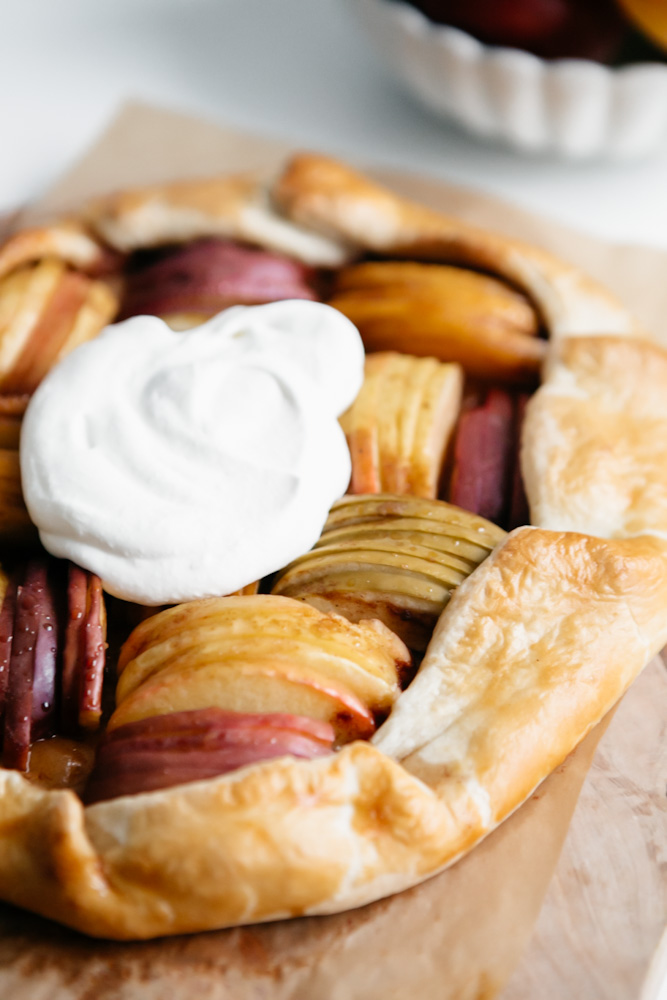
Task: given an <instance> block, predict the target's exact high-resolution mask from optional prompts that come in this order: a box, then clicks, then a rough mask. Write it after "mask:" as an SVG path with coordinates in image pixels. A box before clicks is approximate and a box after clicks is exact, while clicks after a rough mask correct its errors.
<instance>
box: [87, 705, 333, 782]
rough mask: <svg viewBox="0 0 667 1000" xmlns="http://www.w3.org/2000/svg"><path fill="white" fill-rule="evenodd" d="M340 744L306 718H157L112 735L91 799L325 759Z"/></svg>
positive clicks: (103, 748) (215, 712)
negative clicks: (259, 766)
mask: <svg viewBox="0 0 667 1000" xmlns="http://www.w3.org/2000/svg"><path fill="white" fill-rule="evenodd" d="M333 742H334V731H333V729H332V727H331V726H329V725H328V724H327V723H323V722H321V721H319V720H314V719H308V718H305V717H303V716H294V715H288V714H272V715H266V714H247V713H246V714H241V713H232V712H225V711H221V710H220V709H201V710H199V711H192V712H175V713H171V714H169V715H162V716H153V717H150V718H147V719H143V720H141V721H139V722H135V723H129V724H128V725H125V726H120V727H119V728H117V729H115V730H113V731H112V732H110V733H108V734H107V736H106V738H105V740H103V742H102V743H101V745H100V747H99V750H98V754H97V761H96V767H95V771H94V773H93V775H92V778H91V781H90V783H89V785H88V789H87V794H86V798H87V801H89V802H96V801H100V800H102V799H108V798H115V797H116V796H118V795H130V794H136V793H138V792H146V791H152V790H155V789H157V788H165V787H169V786H171V785H174V784H180V783H182V782H184V781H197V780H201V779H203V778H208V777H214V776H215V775H217V774H224V773H226V772H227V771H230V770H235V769H236V768H238V767H243V766H245V765H247V764H253V763H258V762H259V761H262V760H269V759H271V758H274V757H279V756H283V755H286V754H287V755H290V756H296V757H304V758H307V759H310V758H313V757H320V756H322V755H324V754H328V753H331V752H332V750H333Z"/></svg>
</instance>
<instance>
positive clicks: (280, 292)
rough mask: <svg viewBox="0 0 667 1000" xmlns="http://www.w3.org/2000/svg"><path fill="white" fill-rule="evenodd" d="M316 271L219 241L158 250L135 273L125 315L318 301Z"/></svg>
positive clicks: (212, 312)
mask: <svg viewBox="0 0 667 1000" xmlns="http://www.w3.org/2000/svg"><path fill="white" fill-rule="evenodd" d="M314 281H315V272H314V271H313V270H312V269H311V268H309V267H307V266H306V265H304V264H301V263H299V262H298V261H296V260H293V259H292V258H290V257H286V256H284V255H282V254H279V253H272V252H270V251H268V250H262V249H259V248H257V247H250V246H242V245H241V244H239V243H235V242H234V241H231V240H223V239H216V238H209V239H201V240H195V241H193V242H191V243H188V244H186V245H184V246H179V247H176V248H173V247H172V248H169V249H165V250H160V251H156V252H155V253H154V254H153V255H152V257H150V258H149V260H148V263H144V264H141V263H139V264H138V265H137V266H136V267H135V268H134V269H133V270H131V271H130V274H129V276H128V280H127V291H126V295H125V301H124V303H123V316H124V317H127V316H136V315H140V314H141V315H145V314H148V315H155V316H165V315H171V314H183V313H192V312H195V313H202V314H205V315H207V316H213V315H215V314H216V313H218V312H220V311H221V310H222V309H226V308H228V307H229V306H232V305H259V304H261V303H266V302H275V301H277V300H279V299H315V298H316V295H315V292H314V290H313V284H314Z"/></svg>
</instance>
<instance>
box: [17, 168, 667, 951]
mask: <svg viewBox="0 0 667 1000" xmlns="http://www.w3.org/2000/svg"><path fill="white" fill-rule="evenodd" d="M113 319H116V320H121V321H122V322H120V323H119V324H118V325H117V326H113V327H111V328H107V329H104V332H101V331H102V330H103V328H105V327H107V324H108V323H109V322H110V321H112V320H113ZM357 331H358V332H357ZM359 336H360V338H361V339H359ZM362 342H363V347H364V348H365V352H366V355H365V358H364V351H363V350H362ZM74 348H76V350H74ZM665 384H667V354H666V353H665V351H664V350H663V349H662V348H661V347H659V346H658V345H657V344H656V343H654V342H653V341H652V340H651V338H650V336H649V335H648V334H647V333H645V332H644V331H643V330H641V329H640V328H639V326H638V324H637V323H636V322H635V320H634V319H633V318H632V316H630V315H629V314H628V313H627V312H626V310H625V309H624V308H623V307H622V306H621V305H620V304H618V303H617V302H616V301H615V300H614V299H613V298H612V297H611V296H610V295H609V294H608V293H607V292H606V291H604V290H603V289H601V288H600V287H598V286H597V285H595V284H594V283H593V282H591V281H589V280H588V279H587V278H586V277H584V276H583V275H581V274H580V273H579V272H578V271H576V270H575V269H574V268H572V267H569V266H567V265H565V264H563V263H561V262H560V261H558V260H555V259H554V258H552V257H551V256H549V255H548V254H546V253H544V252H542V251H540V250H538V249H536V248H533V247H529V246H524V245H522V244H519V243H516V242H512V241H510V240H507V239H504V238H503V237H500V236H496V235H493V234H490V233H486V232H483V231H481V230H477V229H474V228H472V227H470V226H468V225H466V224H464V223H462V222H460V221H458V220H456V219H452V218H448V217H445V216H443V215H439V214H437V213H435V212H433V211H430V210H428V209H426V208H424V207H421V206H419V205H415V204H411V203H408V202H407V201H404V200H402V199H401V198H399V197H397V196H396V195H394V194H393V193H392V192H391V191H389V190H384V189H382V188H380V187H378V186H376V185H375V184H373V183H372V182H370V181H369V180H367V179H366V178H365V177H363V176H361V175H360V174H357V173H356V172H354V171H352V170H351V169H349V168H348V167H346V166H344V165H342V164H340V163H337V162H334V161H332V160H329V159H325V158H323V157H319V156H315V155H299V156H296V157H294V158H293V159H292V160H291V161H290V162H289V163H288V164H287V165H286V166H285V168H284V169H283V171H282V172H281V173H280V174H279V175H278V176H277V177H276V178H275V179H274V180H273V181H272V182H271V183H270V184H269V185H268V186H267V185H266V184H265V183H263V182H260V181H259V180H257V179H256V178H254V177H252V176H237V177H222V178H215V179H212V180H210V181H192V182H182V183H174V184H170V185H165V186H159V187H154V188H148V189H142V190H136V191H125V192H121V193H119V194H115V195H112V196H110V197H108V198H105V199H102V200H100V201H97V202H96V203H94V204H92V205H89V206H87V207H86V209H85V211H84V212H82V214H81V217H80V218H79V219H77V220H67V221H65V222H62V223H59V224H57V225H53V226H51V227H48V228H45V229H41V230H31V231H24V232H21V233H18V234H16V235H15V236H13V237H12V238H11V239H10V240H9V241H8V243H7V244H6V245H5V247H4V248H2V249H0V435H1V438H0V444H1V445H2V450H0V536H1V537H2V540H3V543H4V544H5V551H6V556H5V558H4V559H3V566H4V567H5V573H4V574H3V595H4V596H3V603H2V610H1V613H0V725H1V727H2V728H0V733H2V734H3V742H2V754H3V756H2V764H3V767H2V768H0V897H1V898H3V899H5V900H7V901H10V902H13V903H15V904H18V905H20V906H23V907H27V908H29V909H31V910H34V911H36V912H38V913H41V914H43V915H45V916H48V917H51V918H53V919H56V920H59V921H61V922H62V923H65V924H67V925H69V926H72V927H75V928H77V929H79V930H81V931H84V932H85V933H88V934H91V935H97V936H102V937H111V938H129V939H131V938H149V937H154V936H160V935H167V934H178V933H183V932H191V931H199V930H205V929H212V928H219V927H225V926H230V925H234V924H245V923H252V922H255V921H266V920H275V919H279V918H284V917H290V916H296V915H304V914H322V913H333V912H337V911H341V910H344V909H347V908H350V907H355V906H360V905H362V904H364V903H367V902H370V901H371V900H375V899H378V898H380V897H383V896H386V895H388V894H391V893H393V892H396V891H399V890H401V889H404V888H406V887H408V886H411V885H414V884H416V883H417V882H419V881H421V880H423V879H425V878H428V877H429V876H431V875H433V874H435V873H436V872H438V871H440V870H441V869H443V868H444V867H446V866H447V865H449V864H451V863H452V862H453V861H455V860H456V859H457V858H459V857H460V856H461V855H462V854H464V853H465V852H466V851H468V850H470V849H471V848H472V847H474V845H475V844H477V843H478V842H479V841H480V839H481V838H483V837H484V836H485V835H486V834H487V833H489V832H490V831H491V830H492V829H493V828H494V827H496V826H497V825H498V824H499V823H500V822H502V820H503V819H504V818H505V817H507V816H508V815H509V814H510V813H511V812H513V810H515V809H516V808H517V807H518V806H519V805H521V803H522V802H523V801H524V800H525V799H526V798H527V797H528V796H529V795H530V794H531V792H532V791H533V790H534V789H535V787H536V786H537V785H538V784H539V783H540V782H541V781H542V780H543V779H544V778H545V777H546V776H547V775H548V774H549V773H550V772H551V771H552V770H553V769H554V768H555V767H556V766H557V765H558V764H559V763H561V762H562V761H563V760H564V758H565V757H566V756H567V755H568V754H569V753H570V752H571V751H572V750H573V749H574V747H576V746H577V744H578V743H579V742H580V741H581V740H582V739H583V737H584V736H585V735H586V733H588V732H589V730H590V729H591V728H592V727H594V726H595V725H596V724H597V723H598V722H599V721H600V719H601V718H602V717H603V716H604V715H605V713H606V712H608V711H609V709H610V708H611V707H612V706H613V705H614V704H615V702H616V701H617V700H618V699H619V698H620V697H621V695H622V694H623V693H624V691H625V690H626V689H627V687H628V685H629V684H630V683H631V682H632V681H633V680H634V678H635V677H636V676H637V674H638V673H639V671H640V670H641V669H642V668H643V667H644V665H645V664H646V663H647V662H648V661H649V660H650V659H651V658H652V657H653V656H654V655H655V654H656V653H657V652H658V651H659V650H660V649H661V648H662V646H663V645H664V644H665V642H666V641H667V454H666V451H665V442H666V441H667V395H666V394H665V390H664V386H665ZM24 412H25V416H23V414H24ZM22 421H23V427H22V430H21V423H22ZM19 433H20V435H21V448H20V459H19V451H18V445H19ZM19 462H20V466H19ZM20 471H21V473H22V477H23V483H22V486H23V490H21V482H20V478H19V476H20ZM26 504H27V506H26ZM37 530H38V531H39V535H40V538H41V544H40V543H38V542H37V540H36V537H37ZM42 546H43V547H42ZM45 550H46V551H45ZM47 552H48V553H49V554H47ZM103 591H106V593H107V595H108V596H107V597H106V600H105V598H104V596H103ZM105 605H106V609H105ZM107 611H108V614H109V630H108V631H109V634H108V642H109V647H108V650H107V637H106V629H107V625H106V614H107ZM118 646H121V648H120V652H119V651H118ZM105 653H106V660H107V662H106V668H105Z"/></svg>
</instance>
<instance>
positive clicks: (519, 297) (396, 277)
mask: <svg viewBox="0 0 667 1000" xmlns="http://www.w3.org/2000/svg"><path fill="white" fill-rule="evenodd" d="M357 290H360V291H367V292H368V293H371V292H372V291H375V293H376V294H377V295H378V296H380V295H383V294H384V293H385V292H386V291H388V290H389V291H400V292H402V293H403V294H406V295H408V294H411V295H418V294H426V295H427V294H433V295H437V296H438V297H440V298H443V299H445V300H446V301H447V303H448V305H449V307H450V308H451V310H452V312H453V313H456V314H459V315H461V314H467V315H468V316H471V317H481V319H482V322H490V323H496V324H499V325H500V324H502V325H504V326H506V327H507V328H509V329H512V330H515V331H516V332H517V333H522V334H524V335H526V336H529V337H530V336H535V335H536V334H537V333H538V331H539V321H538V317H537V313H536V312H535V309H534V308H533V306H532V305H531V303H530V302H529V301H528V299H527V298H526V297H525V295H523V294H522V293H521V292H519V291H516V290H515V289H513V288H511V287H510V286H509V285H507V284H505V282H503V281H499V280H498V279H497V278H491V277H489V276H488V275H484V274H479V273H478V272H477V271H471V270H469V269H467V268H461V267H454V266H452V265H450V264H430V263H419V262H414V261H384V260H383V261H367V262H365V263H363V264H354V265H352V266H350V267H344V268H342V269H341V270H340V271H339V272H338V275H337V279H336V291H337V292H350V291H357Z"/></svg>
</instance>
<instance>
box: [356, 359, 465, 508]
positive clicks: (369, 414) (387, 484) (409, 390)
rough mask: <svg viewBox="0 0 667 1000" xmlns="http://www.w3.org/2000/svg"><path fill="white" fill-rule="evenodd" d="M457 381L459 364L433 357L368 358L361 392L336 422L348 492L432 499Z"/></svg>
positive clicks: (456, 407)
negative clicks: (343, 444)
mask: <svg viewBox="0 0 667 1000" xmlns="http://www.w3.org/2000/svg"><path fill="white" fill-rule="evenodd" d="M462 382H463V373H462V370H461V368H460V367H459V366H458V365H444V364H441V363H440V362H439V361H436V360H435V358H413V357H410V356H408V355H405V354H397V353H394V352H391V351H387V352H380V353H378V354H372V355H369V356H368V357H367V358H366V366H365V378H364V384H363V387H362V389H361V392H360V393H359V395H358V396H357V398H356V400H355V402H354V403H353V404H352V406H351V407H350V408H349V409H348V410H347V412H346V413H344V414H343V415H342V417H341V418H340V423H341V426H342V428H343V430H344V431H345V434H346V436H347V440H348V445H349V448H350V454H351V456H352V483H351V486H350V492H351V493H382V492H388V493H394V494H400V493H414V494H416V495H418V496H429V497H435V496H436V495H437V492H438V484H439V482H440V477H441V473H442V465H443V462H444V457H445V452H446V449H447V445H448V442H449V438H450V436H451V432H452V429H453V427H454V423H455V421H456V418H457V416H458V410H459V404H460V400H461V387H462Z"/></svg>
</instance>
